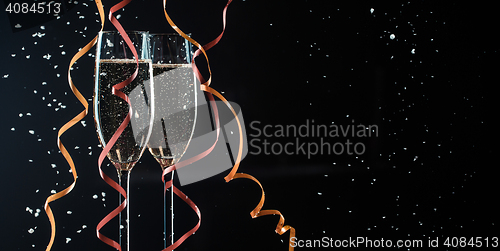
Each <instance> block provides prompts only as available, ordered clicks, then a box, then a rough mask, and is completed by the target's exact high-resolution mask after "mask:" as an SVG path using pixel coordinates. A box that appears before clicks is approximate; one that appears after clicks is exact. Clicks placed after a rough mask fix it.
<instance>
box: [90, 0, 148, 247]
mask: <svg viewBox="0 0 500 251" xmlns="http://www.w3.org/2000/svg"><path fill="white" fill-rule="evenodd" d="M131 1H132V0H123V1H121V2H119V3H118V4H116V5H114V6H113V7H111V9H110V11H109V17H108V18H109V21H111V23H112V24H113V25H114V26H115V28H116V29H117V30H118V32H119V33H120V35H121V36H122V38H123V40H124V41H125V43H126V44H127V46H128V47H129V48H130V50H131V51H132V54H133V55H134V58H135V61H136V65H137V67H136V69H135V71H134V73H133V74H132V75H131V76H130V77H129V78H127V79H126V80H125V81H123V82H121V83H119V84H116V85H113V87H112V92H113V94H114V95H116V96H118V97H120V98H122V99H123V100H124V101H126V102H127V103H128V105H129V112H128V113H127V116H126V117H125V119H124V120H123V122H122V123H121V124H120V126H119V127H118V129H117V130H116V132H115V133H114V134H113V136H112V137H111V139H110V140H109V141H108V143H107V144H106V146H105V147H104V148H103V150H102V152H101V154H100V155H99V159H98V167H99V174H100V175H101V178H102V179H103V180H104V181H105V182H106V183H107V184H108V185H110V186H111V187H112V188H113V189H115V190H116V191H118V192H119V193H120V194H121V195H122V196H123V198H124V199H123V203H122V204H120V206H118V207H117V208H116V209H114V210H113V211H112V212H111V213H109V214H108V215H106V217H104V218H103V219H102V220H101V221H100V222H99V224H98V225H97V228H96V232H97V238H99V239H100V240H101V241H102V242H104V243H106V244H108V245H109V246H111V247H114V248H115V249H117V250H119V251H121V250H122V249H121V247H120V244H118V243H117V242H116V241H114V240H112V239H110V238H108V237H106V236H104V235H103V234H101V233H100V230H101V229H102V228H103V227H104V226H105V225H106V224H107V223H108V222H109V221H111V219H113V218H114V217H116V216H117V215H118V214H119V213H120V212H121V211H123V210H124V209H125V207H126V206H127V193H126V192H125V190H124V189H123V188H122V187H121V186H120V185H119V184H118V183H117V182H116V181H114V180H112V179H111V178H109V176H107V175H106V174H105V173H104V172H103V171H102V169H101V165H102V163H103V161H104V159H105V158H106V155H107V154H108V152H109V151H110V150H111V148H112V147H113V145H114V144H115V143H116V141H117V140H118V138H119V137H120V135H121V134H122V133H123V131H124V130H125V128H126V127H127V125H128V123H129V122H130V114H132V111H131V109H132V104H131V103H130V100H129V98H128V96H127V95H126V94H125V93H123V92H122V91H121V89H123V88H124V87H125V86H127V85H128V84H130V83H131V82H132V81H133V80H134V79H135V78H136V77H137V74H138V72H139V57H138V55H137V50H136V49H135V47H134V45H133V43H132V41H131V40H130V37H129V36H128V35H127V33H126V32H125V30H124V29H123V27H122V25H121V24H120V22H118V20H117V19H116V18H115V16H114V15H113V13H115V12H116V11H118V10H120V9H121V8H123V7H125V6H126V5H127V4H129V3H130V2H131Z"/></svg>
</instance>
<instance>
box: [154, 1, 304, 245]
mask: <svg viewBox="0 0 500 251" xmlns="http://www.w3.org/2000/svg"><path fill="white" fill-rule="evenodd" d="M231 2H232V0H229V1H228V2H227V4H226V6H225V7H224V10H223V29H222V32H221V34H220V35H219V36H218V37H217V38H216V39H214V40H213V41H211V42H210V43H208V44H206V45H205V46H201V45H200V44H199V43H198V42H196V41H195V40H193V39H192V38H190V37H189V36H187V35H186V34H185V33H184V32H182V31H181V30H180V29H179V28H178V27H177V25H175V23H174V22H173V21H172V19H171V18H170V16H169V15H168V13H167V11H166V0H163V10H164V14H165V17H166V19H167V21H168V23H169V24H170V26H171V27H172V28H173V29H174V30H175V31H176V32H177V33H179V35H181V36H182V37H184V38H185V39H187V40H188V41H190V42H191V43H192V44H194V45H195V46H197V47H198V50H196V52H195V54H194V57H193V61H192V68H193V71H194V73H195V75H196V77H197V78H198V80H199V81H200V83H202V84H201V86H200V88H201V90H203V91H205V92H207V94H208V95H207V96H208V97H209V99H210V101H211V103H212V107H213V113H214V120H215V121H216V125H217V139H216V141H215V143H214V145H213V146H212V147H211V148H210V149H209V150H207V151H208V153H210V151H211V149H213V147H214V146H215V144H216V143H217V140H218V138H219V129H220V128H219V127H220V125H219V115H218V112H217V106H216V104H215V102H213V100H214V98H213V96H212V95H215V96H217V97H218V98H219V99H220V100H222V101H223V102H224V104H225V105H226V106H227V107H228V109H230V110H231V112H232V113H233V115H234V117H235V119H236V122H237V124H238V133H239V142H240V143H239V145H238V155H237V157H236V161H235V164H234V166H233V168H232V169H231V171H230V173H229V174H228V175H227V176H226V177H225V178H224V179H225V180H226V182H229V181H231V180H233V179H238V178H245V179H250V180H252V181H254V182H255V183H257V184H258V185H259V187H260V189H261V193H262V195H261V199H260V201H259V203H258V204H257V206H256V207H255V209H254V210H252V211H251V212H250V216H251V217H252V218H257V217H260V216H265V215H279V216H280V219H279V222H278V224H277V225H276V230H275V231H276V233H278V234H280V235H282V234H284V233H286V232H287V231H288V230H290V238H289V251H293V250H294V247H293V245H292V238H293V237H295V228H293V227H291V226H289V225H286V226H285V225H284V224H285V218H284V216H283V214H281V213H280V212H279V211H278V210H262V207H263V206H264V201H265V193H264V188H263V187H262V184H261V183H260V182H259V180H257V179H256V178H255V177H253V176H251V175H249V174H245V173H237V171H238V167H239V165H240V162H241V157H242V152H243V132H242V127H241V123H240V121H239V119H238V115H237V114H236V112H235V111H234V109H233V108H232V106H231V104H230V103H229V102H228V101H227V100H226V99H225V98H224V96H222V95H221V94H220V93H219V92H217V91H216V90H215V89H213V88H211V87H209V85H210V83H211V81H212V72H211V70H210V63H209V60H208V56H207V54H206V51H207V50H208V49H210V48H212V47H213V46H215V45H216V44H217V43H218V42H219V41H220V39H221V38H222V36H223V34H224V31H225V28H226V13H227V8H228V6H229V4H230V3H231ZM201 53H203V55H204V56H205V59H206V61H207V68H208V72H209V78H208V80H207V81H204V79H203V77H202V75H201V73H200V72H199V70H198V68H197V67H196V64H195V61H194V59H195V58H196V57H197V56H199V55H200V54H201ZM207 151H205V152H203V153H201V154H199V155H197V156H195V157H193V158H195V159H196V160H198V158H199V157H201V158H202V157H204V156H206V155H207V154H208V153H207ZM205 153H206V154H205ZM189 160H191V159H189ZM189 160H187V162H189ZM196 160H195V161H196ZM191 163H192V162H191ZM180 164H181V163H179V164H177V165H174V166H172V167H170V168H168V169H165V170H164V172H163V175H165V174H166V173H168V172H170V171H172V170H175V169H178V168H181V167H182V166H185V165H180ZM166 186H167V185H166ZM166 186H165V187H166ZM174 192H175V187H174ZM176 194H177V193H176ZM188 204H189V203H188ZM193 210H195V211H196V210H197V209H194V208H193ZM198 215H199V214H198ZM198 227H199V223H198V224H197V225H196V227H195V228H196V229H197V228H198ZM193 229H194V228H193ZM195 231H196V230H195ZM184 236H185V235H184ZM184 236H183V237H184ZM170 250H172V249H169V248H167V249H165V250H163V251H170Z"/></svg>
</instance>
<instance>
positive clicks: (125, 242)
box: [118, 171, 130, 251]
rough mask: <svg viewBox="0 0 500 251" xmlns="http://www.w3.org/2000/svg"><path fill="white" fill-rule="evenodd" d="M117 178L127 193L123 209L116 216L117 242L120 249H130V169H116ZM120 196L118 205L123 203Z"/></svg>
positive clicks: (126, 250) (128, 250)
mask: <svg viewBox="0 0 500 251" xmlns="http://www.w3.org/2000/svg"><path fill="white" fill-rule="evenodd" d="M118 178H119V179H118V180H119V183H120V186H121V187H122V188H123V189H125V193H126V194H127V206H126V207H125V210H123V211H121V212H120V214H119V216H118V218H119V221H120V226H119V229H120V235H119V236H120V238H119V244H120V247H121V248H122V251H130V235H129V233H130V221H129V217H130V210H129V209H130V205H129V203H130V193H129V180H130V171H118ZM119 196H120V205H121V203H123V196H122V195H121V194H119Z"/></svg>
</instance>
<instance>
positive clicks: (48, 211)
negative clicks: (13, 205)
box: [44, 0, 104, 251]
mask: <svg viewBox="0 0 500 251" xmlns="http://www.w3.org/2000/svg"><path fill="white" fill-rule="evenodd" d="M95 3H96V5H97V9H98V11H99V16H100V18H101V31H102V30H103V29H104V9H103V7H102V3H101V0H96V1H95ZM97 39H98V36H95V37H94V39H92V41H90V42H89V43H88V44H87V45H85V46H84V47H83V48H82V49H81V50H80V51H79V52H78V53H76V54H75V55H74V56H73V58H72V59H71V61H70V63H69V67H68V83H69V87H70V89H71V91H72V92H73V94H74V95H75V97H76V98H77V99H78V101H80V103H81V104H82V105H83V107H84V108H85V109H84V110H83V111H82V112H80V113H79V114H78V115H76V116H75V117H74V118H73V119H71V120H70V121H68V122H67V123H66V124H64V125H63V126H62V127H61V128H60V129H59V131H58V133H57V146H58V148H59V150H60V151H61V153H62V155H63V156H64V158H65V159H66V161H67V162H68V164H69V166H70V168H71V172H72V174H73V182H72V183H71V184H70V185H69V186H68V187H66V188H65V189H64V190H62V191H60V192H58V193H55V194H53V195H50V196H49V197H47V199H46V201H45V206H44V208H45V212H46V214H47V217H48V218H49V222H50V227H51V234H50V241H49V244H48V245H47V249H46V251H50V250H51V249H52V245H53V244H54V240H55V237H56V220H55V218H54V214H53V213H52V209H51V208H50V205H49V203H50V202H53V201H55V200H57V199H60V198H62V197H64V196H66V195H67V194H68V193H70V192H71V191H72V190H73V188H74V187H75V185H76V180H77V178H78V175H77V172H76V167H75V163H74V162H73V158H71V155H70V154H69V152H68V150H66V147H64V145H63V143H62V141H61V136H62V135H63V134H64V132H66V131H67V130H69V129H70V128H71V127H72V126H73V125H75V124H76V123H78V122H79V121H80V120H82V119H83V118H84V117H85V116H86V115H87V114H88V107H89V104H88V102H87V100H86V99H85V97H84V96H83V95H82V94H81V93H80V91H79V90H78V89H77V88H76V86H75V85H74V83H73V80H72V78H71V68H72V66H73V64H75V62H76V61H77V60H78V59H80V58H81V57H82V56H83V55H85V53H87V52H88V51H89V50H90V49H91V48H92V47H93V46H94V45H95V44H96V42H97Z"/></svg>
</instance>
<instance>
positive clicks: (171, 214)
mask: <svg viewBox="0 0 500 251" xmlns="http://www.w3.org/2000/svg"><path fill="white" fill-rule="evenodd" d="M174 174H175V170H174V171H172V177H171V180H172V187H171V189H170V233H171V235H170V245H173V244H174Z"/></svg>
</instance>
